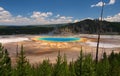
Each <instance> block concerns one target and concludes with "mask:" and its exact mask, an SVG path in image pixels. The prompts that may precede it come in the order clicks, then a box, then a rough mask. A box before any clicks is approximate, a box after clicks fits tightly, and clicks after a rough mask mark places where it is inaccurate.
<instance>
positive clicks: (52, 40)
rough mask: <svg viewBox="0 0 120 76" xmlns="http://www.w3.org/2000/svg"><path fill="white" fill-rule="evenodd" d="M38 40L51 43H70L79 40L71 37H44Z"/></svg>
mask: <svg viewBox="0 0 120 76" xmlns="http://www.w3.org/2000/svg"><path fill="white" fill-rule="evenodd" d="M38 40H44V41H51V42H72V41H77V40H80V38H72V37H66V38H65V37H44V38H38Z"/></svg>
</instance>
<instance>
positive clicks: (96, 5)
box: [91, 2, 105, 7]
mask: <svg viewBox="0 0 120 76" xmlns="http://www.w3.org/2000/svg"><path fill="white" fill-rule="evenodd" d="M102 5H103V2H98V3H97V4H94V5H91V7H101V6H102ZM104 5H105V3H104Z"/></svg>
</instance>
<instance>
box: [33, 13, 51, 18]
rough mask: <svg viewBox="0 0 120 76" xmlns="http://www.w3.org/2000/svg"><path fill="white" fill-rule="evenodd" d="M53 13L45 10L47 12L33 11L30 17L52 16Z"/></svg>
mask: <svg viewBox="0 0 120 76" xmlns="http://www.w3.org/2000/svg"><path fill="white" fill-rule="evenodd" d="M52 15H53V13H52V12H47V13H44V12H43V13H42V12H33V15H32V16H31V18H41V17H42V18H44V17H49V16H52Z"/></svg>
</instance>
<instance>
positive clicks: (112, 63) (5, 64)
mask: <svg viewBox="0 0 120 76" xmlns="http://www.w3.org/2000/svg"><path fill="white" fill-rule="evenodd" d="M82 51H84V50H82V49H81V50H80V54H79V57H78V58H77V60H76V61H71V62H70V63H68V62H67V59H66V55H64V56H61V55H60V52H58V56H57V60H56V63H55V64H52V63H50V62H49V59H47V60H43V62H42V63H39V64H35V65H31V64H30V63H29V60H27V59H26V56H25V52H24V48H23V46H21V50H20V53H18V54H17V56H16V59H17V61H16V65H14V66H12V65H11V58H10V57H9V53H8V51H7V49H5V48H4V47H3V46H2V45H1V44H0V76H120V53H114V51H113V52H112V53H111V54H110V55H109V56H107V55H106V53H105V52H104V53H103V57H102V59H100V60H99V62H98V63H97V64H96V63H95V61H94V60H93V59H92V56H91V54H87V55H85V54H83V53H82Z"/></svg>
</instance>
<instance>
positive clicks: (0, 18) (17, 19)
mask: <svg viewBox="0 0 120 76" xmlns="http://www.w3.org/2000/svg"><path fill="white" fill-rule="evenodd" d="M69 22H73V17H70V16H61V15H59V14H58V15H56V16H54V15H53V13H52V12H39V11H34V12H33V13H32V15H31V16H29V17H23V16H22V15H18V16H13V15H12V14H11V13H10V12H9V11H7V10H5V9H4V8H2V7H0V24H3V25H30V24H57V23H69Z"/></svg>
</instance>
